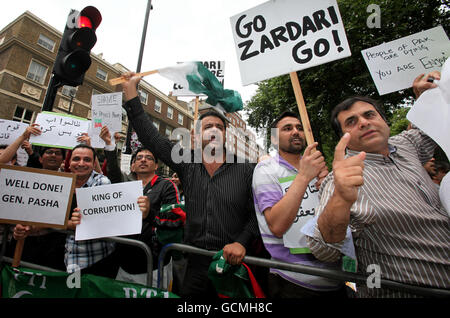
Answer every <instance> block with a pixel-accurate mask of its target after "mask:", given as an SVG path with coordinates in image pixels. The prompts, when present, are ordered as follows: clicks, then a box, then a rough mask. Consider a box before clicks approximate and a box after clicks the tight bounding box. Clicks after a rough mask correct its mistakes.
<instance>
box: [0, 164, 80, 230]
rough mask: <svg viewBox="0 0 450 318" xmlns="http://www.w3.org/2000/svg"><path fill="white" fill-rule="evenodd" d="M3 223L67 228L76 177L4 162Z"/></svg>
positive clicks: (0, 193)
mask: <svg viewBox="0 0 450 318" xmlns="http://www.w3.org/2000/svg"><path fill="white" fill-rule="evenodd" d="M0 185H1V186H0V223H12V224H16V223H22V224H33V225H38V226H47V227H48V226H51V227H56V228H66V226H67V218H68V216H69V210H70V206H71V203H72V193H73V191H74V188H75V176H74V175H73V174H70V173H65V172H55V171H50V170H43V169H35V168H26V167H18V166H6V165H0Z"/></svg>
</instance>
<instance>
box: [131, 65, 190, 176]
mask: <svg viewBox="0 0 450 318" xmlns="http://www.w3.org/2000/svg"><path fill="white" fill-rule="evenodd" d="M124 78H125V79H126V81H125V82H124V83H122V88H123V93H124V95H125V101H126V102H125V105H124V108H125V110H126V111H127V115H128V119H129V121H130V124H131V125H132V126H133V129H134V130H135V131H136V133H137V135H138V138H139V141H140V142H141V143H142V144H143V145H144V146H145V147H146V148H148V149H149V150H150V151H151V152H152V153H153V154H155V155H156V156H157V157H158V158H159V159H160V160H161V161H163V162H164V163H165V164H166V165H168V166H169V167H170V168H171V169H172V170H174V171H176V172H177V173H178V174H179V175H180V171H181V167H182V163H175V162H174V160H173V159H172V148H173V144H172V142H171V141H170V140H169V139H168V138H167V137H166V136H162V135H161V134H160V133H159V131H158V130H157V129H156V128H155V126H154V125H153V123H152V122H151V120H150V118H149V117H148V115H147V114H146V113H145V111H144V109H143V108H142V105H141V102H140V100H139V97H138V93H137V85H138V83H139V81H140V79H141V77H140V76H136V75H135V73H131V72H130V73H126V74H124Z"/></svg>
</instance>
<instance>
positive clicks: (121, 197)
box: [75, 181, 143, 240]
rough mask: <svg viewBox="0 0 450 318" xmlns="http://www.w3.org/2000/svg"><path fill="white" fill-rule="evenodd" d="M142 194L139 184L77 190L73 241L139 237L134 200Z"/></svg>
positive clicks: (139, 225)
mask: <svg viewBox="0 0 450 318" xmlns="http://www.w3.org/2000/svg"><path fill="white" fill-rule="evenodd" d="M142 193H143V188H142V181H132V182H124V183H116V184H111V185H104V186H99V187H91V188H77V189H76V194H77V202H78V207H79V208H80V213H81V224H80V225H78V226H77V229H76V232H75V240H89V239H94V238H100V237H109V236H118V235H129V234H137V233H141V229H142V212H141V210H139V206H138V204H137V199H138V197H139V196H142Z"/></svg>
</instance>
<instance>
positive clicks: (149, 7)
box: [125, 0, 153, 154]
mask: <svg viewBox="0 0 450 318" xmlns="http://www.w3.org/2000/svg"><path fill="white" fill-rule="evenodd" d="M152 9H153V6H152V0H147V10H146V11H145V20H144V28H143V30H142V38H141V47H140V49H139V57H138V62H137V67H136V73H139V72H140V71H141V65H142V56H143V54H144V46H145V37H146V35H147V26H148V17H149V15H150V10H152ZM131 134H132V129H131V125H130V122H129V121H128V129H127V139H126V142H125V144H126V150H125V153H126V154H131Z"/></svg>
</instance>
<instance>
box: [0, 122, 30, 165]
mask: <svg viewBox="0 0 450 318" xmlns="http://www.w3.org/2000/svg"><path fill="white" fill-rule="evenodd" d="M27 127H28V124H25V123H21V122H18V121H13V120H6V119H0V145H10V144H12V143H13V142H14V141H15V140H16V139H17V138H19V136H20V135H22V134H23V132H24V131H25V129H27ZM27 161H28V154H27V152H26V151H25V150H24V149H22V148H19V149H17V162H18V164H19V165H21V166H25V165H26V164H27Z"/></svg>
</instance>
